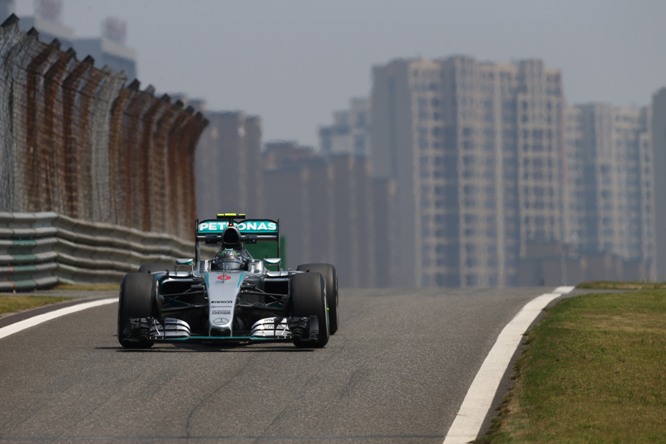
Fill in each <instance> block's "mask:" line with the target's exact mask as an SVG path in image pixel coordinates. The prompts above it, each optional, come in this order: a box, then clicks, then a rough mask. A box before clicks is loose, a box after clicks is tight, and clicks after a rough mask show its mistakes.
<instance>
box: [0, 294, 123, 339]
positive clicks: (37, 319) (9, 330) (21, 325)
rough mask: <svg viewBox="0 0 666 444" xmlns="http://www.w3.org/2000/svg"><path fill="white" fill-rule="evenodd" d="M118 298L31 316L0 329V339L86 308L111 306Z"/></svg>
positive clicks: (99, 300) (85, 303)
mask: <svg viewBox="0 0 666 444" xmlns="http://www.w3.org/2000/svg"><path fill="white" fill-rule="evenodd" d="M117 301H118V298H108V299H98V300H96V301H91V302H84V303H81V304H76V305H72V306H70V307H65V308H61V309H59V310H54V311H50V312H48V313H44V314H41V315H37V316H33V317H31V318H28V319H25V320H23V321H19V322H16V323H14V324H11V325H8V326H6V327H2V328H0V339H2V338H6V337H7V336H9V335H13V334H14V333H18V332H20V331H23V330H25V329H26V328H30V327H34V326H35V325H39V324H41V323H42V322H46V321H50V320H51V319H55V318H59V317H60V316H65V315H68V314H70V313H76V312H77V311H82V310H86V309H88V308H93V307H99V306H100V305H107V304H113V303H114V302H117Z"/></svg>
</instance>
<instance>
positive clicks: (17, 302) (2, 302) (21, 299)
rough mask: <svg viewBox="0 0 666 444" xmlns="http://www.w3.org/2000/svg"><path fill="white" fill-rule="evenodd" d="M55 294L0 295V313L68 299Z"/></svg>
mask: <svg viewBox="0 0 666 444" xmlns="http://www.w3.org/2000/svg"><path fill="white" fill-rule="evenodd" d="M70 299H71V298H63V297H57V296H12V295H0V314H5V313H13V312H19V311H23V310H28V309H31V308H36V307H41V306H43V305H49V304H55V303H56V302H62V301H66V300H70Z"/></svg>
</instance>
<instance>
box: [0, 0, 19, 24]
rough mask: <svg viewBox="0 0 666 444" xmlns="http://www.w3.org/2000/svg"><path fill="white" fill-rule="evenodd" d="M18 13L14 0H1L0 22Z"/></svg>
mask: <svg viewBox="0 0 666 444" xmlns="http://www.w3.org/2000/svg"><path fill="white" fill-rule="evenodd" d="M15 13H16V4H15V2H14V0H0V23H2V22H4V21H5V20H6V19H7V17H9V16H10V15H12V14H15Z"/></svg>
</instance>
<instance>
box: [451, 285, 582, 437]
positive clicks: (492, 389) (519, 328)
mask: <svg viewBox="0 0 666 444" xmlns="http://www.w3.org/2000/svg"><path fill="white" fill-rule="evenodd" d="M573 289H574V287H558V288H556V289H555V290H554V291H553V292H552V293H546V294H542V295H541V296H537V297H536V298H534V299H532V300H531V301H530V302H528V303H527V304H525V306H524V307H523V308H522V309H521V310H520V311H519V312H518V314H516V316H514V318H513V319H512V320H511V322H509V323H508V324H507V325H506V326H505V327H504V329H503V330H502V332H501V333H500V334H499V336H498V337H497V341H496V342H495V345H493V348H492V349H491V350H490V352H489V353H488V356H486V359H485V360H484V361H483V364H481V368H480V369H479V372H478V373H477V374H476V377H475V378H474V381H473V382H472V385H471V386H470V388H469V390H468V391H467V395H466V396H465V399H464V400H463V403H462V405H461V406H460V410H459V411H458V414H457V415H456V418H455V419H454V420H453V424H451V427H450V428H449V431H448V433H447V434H446V437H445V438H444V444H459V443H460V444H461V443H467V442H470V441H473V440H475V439H476V437H477V435H478V434H479V431H480V430H481V426H482V425H483V420H484V419H485V418H486V415H487V414H488V410H489V409H490V407H491V404H492V401H493V398H494V397H495V393H496V392H497V388H498V387H499V384H500V381H501V380H502V376H504V372H505V371H506V368H507V367H508V365H509V361H511V357H512V356H513V354H514V353H515V352H516V350H517V349H518V345H520V341H521V339H522V337H523V334H524V333H525V332H526V331H527V329H528V328H529V326H530V325H531V324H532V322H534V319H536V317H537V316H538V315H539V313H540V312H541V310H543V309H544V307H546V305H548V304H549V303H550V302H551V301H553V300H554V299H557V298H559V297H560V296H562V295H563V294H567V293H569V292H571V291H572V290H573Z"/></svg>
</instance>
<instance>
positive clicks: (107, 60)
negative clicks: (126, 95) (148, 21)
mask: <svg viewBox="0 0 666 444" xmlns="http://www.w3.org/2000/svg"><path fill="white" fill-rule="evenodd" d="M126 38H127V24H126V23H125V22H123V21H122V20H119V19H117V18H113V17H107V18H106V19H105V20H104V22H102V37H101V38H77V39H74V40H73V42H72V45H73V47H74V50H75V51H76V52H77V54H78V55H79V56H80V57H85V56H88V55H89V56H91V57H92V58H93V59H95V65H96V66H97V67H99V68H102V67H104V66H108V67H109V68H110V69H112V70H114V71H124V72H125V75H126V76H127V80H128V81H130V82H131V81H132V80H133V79H135V78H136V77H137V72H136V51H135V50H133V49H132V48H129V47H128V46H127V45H126V43H125V42H126Z"/></svg>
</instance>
